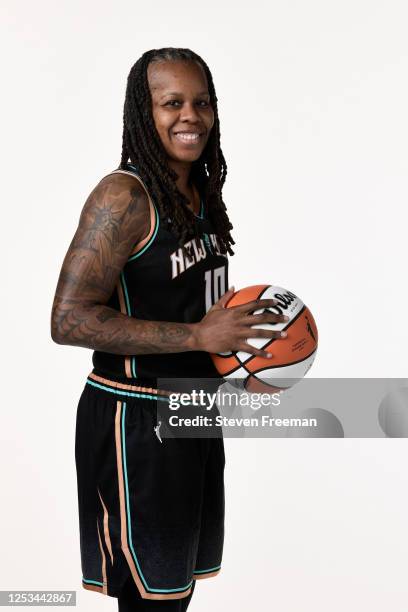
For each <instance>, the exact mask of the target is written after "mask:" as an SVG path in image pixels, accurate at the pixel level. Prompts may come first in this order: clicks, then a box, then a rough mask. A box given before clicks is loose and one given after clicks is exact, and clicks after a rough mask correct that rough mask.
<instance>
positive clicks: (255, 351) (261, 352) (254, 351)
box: [238, 342, 273, 359]
mask: <svg viewBox="0 0 408 612" xmlns="http://www.w3.org/2000/svg"><path fill="white" fill-rule="evenodd" d="M238 350H239V351H245V353H250V354H251V355H257V356H258V357H266V358H268V359H270V358H271V357H273V354H272V353H271V352H270V351H269V350H268V349H259V348H256V347H255V346H252V345H251V344H248V343H247V342H242V343H241V344H240V346H239V348H238Z"/></svg>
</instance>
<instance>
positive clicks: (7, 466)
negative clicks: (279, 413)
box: [0, 0, 408, 612]
mask: <svg viewBox="0 0 408 612" xmlns="http://www.w3.org/2000/svg"><path fill="white" fill-rule="evenodd" d="M1 11H2V13H3V14H2V23H3V25H2V33H1V47H2V49H1V57H2V85H3V87H2V90H3V91H2V112H1V119H0V120H1V129H2V144H3V145H4V146H3V148H2V149H3V150H2V170H3V182H2V186H1V196H2V218H3V229H2V240H1V249H2V253H1V256H2V261H3V273H2V284H3V300H2V307H3V317H2V320H3V323H4V327H3V330H2V345H3V366H2V368H3V372H4V373H5V376H4V377H3V385H2V400H3V401H2V411H3V415H2V427H1V437H2V441H1V453H2V466H3V471H2V484H3V494H4V495H3V500H4V501H3V503H2V505H1V522H0V530H1V531H0V537H1V549H2V554H1V556H0V559H1V560H0V564H1V574H0V575H1V578H0V582H1V584H0V588H1V589H10V590H11V589H16V590H17V589H36V590H39V589H71V590H75V589H76V590H77V599H78V604H77V606H78V609H79V610H80V611H83V612H85V611H86V612H88V611H91V610H92V611H96V610H98V611H102V610H106V611H108V610H116V601H115V600H114V599H111V598H109V597H104V596H103V595H99V594H97V593H91V592H88V591H84V590H83V589H82V588H81V569H80V557H79V534H78V523H77V499H76V476H75V464H74V428H75V414H76V406H77V402H78V399H79V395H80V393H81V391H82V388H83V385H84V381H85V377H86V375H87V374H88V373H89V372H90V369H91V351H89V350H86V349H80V348H74V347H67V346H58V345H56V344H54V343H53V342H52V340H51V337H50V326H49V321H50V312H51V304H52V298H53V295H54V291H55V287H56V282H57V277H58V273H59V269H60V266H61V264H62V260H63V257H64V255H65V252H66V250H67V248H68V246H69V243H70V241H71V238H72V236H73V233H74V231H75V228H76V225H77V222H78V219H79V214H80V211H81V209H82V206H83V204H84V202H85V199H86V197H87V195H88V194H89V192H90V191H91V189H92V188H93V187H94V185H95V184H96V183H97V182H98V181H99V180H100V178H101V177H102V176H103V175H104V174H106V173H108V172H109V171H111V170H112V169H114V168H115V167H116V166H117V164H118V162H119V159H120V151H121V134H122V107H123V101H124V93H125V85H126V78H127V74H128V72H129V69H130V67H131V65H132V64H133V63H134V62H135V61H136V60H137V58H138V57H139V56H140V55H141V54H142V53H143V52H144V51H146V50H147V49H150V48H154V47H156V48H157V47H163V46H181V47H190V48H192V49H193V50H194V51H196V52H197V53H199V54H200V55H202V57H203V58H204V59H205V60H206V62H207V63H208V65H209V66H210V69H211V71H212V73H213V77H214V82H215V87H216V91H217V96H218V99H219V113H220V121H221V136H222V148H223V151H224V155H225V157H226V160H227V164H228V177H227V182H226V186H225V190H224V199H225V201H226V203H227V206H228V212H229V215H230V217H231V220H232V223H233V225H234V229H233V237H234V239H235V241H236V245H235V252H236V255H235V256H234V257H231V258H230V284H234V285H235V287H236V288H239V287H243V286H246V285H250V284H257V283H271V284H272V283H273V284H276V285H281V286H284V287H286V288H288V289H290V290H292V291H294V292H295V293H297V294H298V295H299V296H300V297H301V298H302V299H303V300H304V301H305V302H306V303H307V304H308V306H309V307H310V308H311V310H312V312H313V314H314V316H315V319H316V322H317V325H318V328H319V350H318V356H317V358H316V361H315V364H314V366H313V368H312V370H311V372H310V375H311V376H314V377H330V376H334V377H343V376H350V377H385V376H387V377H405V376H406V375H407V359H406V346H407V341H408V330H407V326H406V325H405V323H404V319H403V316H404V315H403V313H404V309H405V308H406V306H407V301H408V289H407V284H406V281H404V274H405V261H406V252H407V246H406V242H407V220H408V219H407V210H406V205H407V196H408V188H407V166H408V153H407V142H408V120H407V108H408V87H407V70H408V39H407V36H406V24H407V18H408V7H407V5H406V3H405V2H403V1H401V2H397V1H393V0H388V1H387V2H386V1H385V0H377V1H376V0H371V1H368V0H367V1H363V0H352V1H351V0H343V1H342V2H323V1H317V0H309V2H300V1H292V2H290V3H288V2H276V1H275V0H269V1H268V2H266V1H265V2H261V1H259V0H255V1H253V2H250V3H243V2H236V1H235V2H224V3H222V2H219V1H218V2H214V1H213V0H207V2H206V3H201V4H200V3H198V4H197V3H191V2H186V1H185V0H180V1H179V2H178V3H168V2H164V1H163V0H156V2H154V3H153V4H151V5H148V3H147V2H143V3H142V2H134V1H132V2H131V1H124V2H120V1H119V2H118V3H116V4H114V3H113V2H106V1H103V0H102V1H101V0H99V1H98V2H96V0H89V1H86V0H85V1H83V2H79V1H78V0H71V1H70V2H67V1H65V2H51V1H47V0H38V1H37V2H36V3H32V2H28V1H27V2H21V1H13V2H12V1H11V0H3V3H2V9H1ZM400 311H401V312H400ZM401 316H402V322H401ZM226 454H227V465H226V492H227V502H226V503H227V522H226V541H225V554H224V560H223V569H222V572H221V573H220V575H219V576H218V577H216V578H214V579H211V580H206V581H205V580H203V581H200V582H199V583H198V584H197V589H196V593H195V595H194V597H193V599H192V603H191V606H190V608H189V609H191V610H192V612H204V611H205V610H208V609H212V610H217V611H218V610H220V611H221V610H227V609H228V610H230V609H231V610H232V609H233V610H234V611H235V612H244V611H245V612H246V611H247V610H249V609H252V608H254V609H258V610H266V609H268V610H269V609H270V610H275V611H276V612H300V611H302V612H309V611H310V612H312V611H313V612H326V611H327V610H330V612H340V611H342V612H343V611H344V610H348V611H349V612H360V610H370V612H383V611H385V610H388V609H390V610H393V612H403V611H404V612H406V610H407V608H408V601H407V600H408V582H407V579H406V576H407V569H408V561H407V555H406V551H407V547H408V527H407V521H406V516H407V510H408V498H407V490H408V488H407V485H408V482H407V481H408V477H407V471H406V465H407V461H408V449H407V444H406V441H405V440H395V439H394V440H384V439H379V440H359V439H348V440H335V439H322V440H316V439H314V440H304V439H290V440H287V439H285V440H276V439H275V440H248V439H245V440H226Z"/></svg>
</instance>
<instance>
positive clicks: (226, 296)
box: [214, 285, 235, 308]
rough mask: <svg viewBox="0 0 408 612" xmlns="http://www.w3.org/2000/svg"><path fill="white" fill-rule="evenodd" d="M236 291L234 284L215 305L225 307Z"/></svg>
mask: <svg viewBox="0 0 408 612" xmlns="http://www.w3.org/2000/svg"><path fill="white" fill-rule="evenodd" d="M234 292H235V287H234V285H233V286H232V287H230V288H229V289H228V291H226V292H225V293H224V295H222V296H221V297H220V299H219V300H218V301H217V302H215V304H214V306H215V307H217V308H225V305H226V304H227V302H228V300H230V299H231V297H232V296H233V295H234Z"/></svg>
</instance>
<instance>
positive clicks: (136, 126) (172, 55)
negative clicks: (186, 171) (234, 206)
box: [119, 47, 235, 255]
mask: <svg viewBox="0 0 408 612" xmlns="http://www.w3.org/2000/svg"><path fill="white" fill-rule="evenodd" d="M158 61H194V62H198V63H199V64H200V65H201V66H202V68H203V69H204V72H205V75H206V77H207V83H208V92H209V94H210V101H211V106H212V108H213V111H214V125H213V127H212V129H211V132H210V135H209V138H208V141H207V143H206V146H205V148H204V150H203V152H202V154H201V155H200V157H199V159H197V160H196V161H194V162H192V166H191V171H190V173H191V179H192V181H193V182H194V183H195V184H196V185H197V187H198V189H199V191H200V193H201V195H202V197H203V198H204V201H205V202H206V204H207V211H208V216H209V220H210V222H211V223H212V224H213V226H214V230H215V232H216V233H217V235H218V237H219V241H220V250H221V252H222V253H226V252H227V251H228V253H229V254H230V255H233V254H234V251H233V250H232V248H231V246H230V245H231V244H235V241H234V240H233V238H232V236H231V234H230V229H232V228H233V225H232V224H231V222H230V221H229V218H228V215H227V212H226V210H227V209H226V206H225V204H224V202H223V200H222V187H223V185H224V182H225V178H226V175H227V164H226V162H225V158H224V155H223V153H222V151H221V146H220V124H219V119H218V109H217V96H216V93H215V88H214V83H213V79H212V75H211V72H210V69H209V68H208V66H207V64H206V63H205V62H204V60H203V59H202V58H201V57H200V56H199V55H197V54H196V53H194V52H193V51H191V50H190V49H180V48H173V47H165V48H162V49H151V50H150V51H146V52H145V53H143V55H142V56H141V57H140V58H139V59H138V60H137V62H136V63H135V64H134V65H133V66H132V68H131V70H130V73H129V76H128V80H127V87H126V97H125V104H124V111H123V139H122V157H121V161H120V165H119V168H121V169H126V168H127V165H128V160H129V158H130V162H131V163H132V164H133V165H135V166H136V168H137V170H138V173H139V175H140V177H141V179H142V180H143V181H144V183H145V184H146V186H147V188H148V189H149V193H150V194H151V196H152V198H153V200H154V202H155V204H157V206H158V209H159V215H160V218H161V219H162V220H163V222H170V223H171V225H170V226H169V230H170V231H171V232H172V233H173V234H174V235H175V236H176V238H177V240H178V244H179V246H180V247H183V245H184V243H185V241H186V240H188V239H190V238H192V237H199V233H198V225H197V220H196V217H195V215H194V213H193V212H192V211H191V209H190V208H189V207H188V200H187V198H186V197H185V196H184V195H183V194H182V193H181V192H180V191H179V189H178V188H177V186H176V179H177V178H178V177H177V173H176V172H175V171H174V170H173V169H172V168H170V166H169V165H168V163H167V153H166V151H165V149H164V147H163V144H162V142H161V139H160V136H159V134H158V132H157V129H156V126H155V124H154V119H153V113H152V100H151V93H150V89H149V85H148V79H147V67H148V65H149V64H150V62H158ZM169 218H170V221H169Z"/></svg>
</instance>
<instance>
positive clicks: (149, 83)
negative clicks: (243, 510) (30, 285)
mask: <svg viewBox="0 0 408 612" xmlns="http://www.w3.org/2000/svg"><path fill="white" fill-rule="evenodd" d="M226 171H227V166H226V163H225V159H224V156H223V154H222V151H221V147H220V128H219V120H218V113H217V98H216V94H215V89H214V85H213V80H212V76H211V73H210V70H209V68H208V66H207V65H206V63H205V62H204V61H203V60H202V59H201V58H200V57H199V56H198V55H196V54H195V53H193V52H192V51H190V50H188V49H174V48H165V49H159V50H151V51H148V52H146V53H144V54H143V55H142V56H141V57H140V59H139V60H138V61H137V62H136V63H135V65H134V66H133V67H132V69H131V71H130V74H129V77H128V83H127V90H126V98H125V106H124V129H123V146H122V158H121V162H120V165H119V167H118V168H117V169H116V170H114V171H113V172H110V173H109V174H108V175H106V176H104V177H103V178H102V179H101V180H100V182H99V183H98V184H97V185H96V187H95V188H94V189H93V191H92V192H91V193H90V195H89V197H88V199H87V201H86V203H85V205H84V207H83V210H82V213H81V216H80V219H79V224H78V228H77V230H76V233H75V235H74V237H73V240H72V242H71V245H70V247H69V249H68V252H67V254H66V256H65V259H64V262H63V265H62V269H61V272H60V276H59V280H58V285H57V289H56V294H55V298H54V303H53V309H52V317H51V319H52V320H51V327H52V338H53V340H54V341H55V342H57V343H59V344H67V345H72V346H81V347H86V348H90V349H93V351H94V352H93V357H92V360H93V369H92V372H91V373H90V374H89V376H88V377H87V380H86V383H85V386H84V389H83V392H82V394H81V397H80V400H79V403H78V408H77V418H76V439H75V459H76V468H77V479H78V507H79V530H80V550H81V563H82V573H83V578H82V585H83V587H84V588H85V589H89V590H92V591H97V592H99V593H102V594H105V595H108V596H112V597H117V598H118V605H119V611H120V612H131V611H132V612H137V611H144V610H146V611H152V610H161V611H162V612H180V611H182V610H186V609H187V606H188V604H189V601H190V599H191V596H192V593H193V590H194V588H195V584H196V580H197V579H201V578H208V577H211V576H215V575H216V574H218V572H219V571H220V567H221V560H222V549H223V537H224V484H223V473H224V464H225V456H224V447H223V440H222V438H205V439H204V438H201V439H199V438H197V439H175V438H172V439H170V438H167V439H161V438H160V433H159V423H158V422H157V410H156V408H157V405H158V402H160V401H166V395H165V390H161V389H160V388H158V385H157V379H158V378H160V377H164V378H165V377H167V378H173V377H174V378H177V377H181V378H189V377H191V378H194V377H200V378H201V377H203V378H206V377H207V378H217V377H218V378H219V374H218V373H217V371H216V370H215V368H214V365H213V363H212V360H211V357H210V355H209V353H211V352H223V351H238V350H244V351H247V352H249V353H252V354H256V355H261V356H266V355H267V354H266V352H265V351H263V350H261V349H256V348H254V347H253V346H251V345H250V344H248V343H247V341H246V338H248V336H250V337H263V338H271V337H278V336H279V333H278V332H273V331H269V330H265V329H253V330H251V326H252V325H254V324H256V323H265V322H267V323H270V322H278V321H281V320H282V317H281V316H279V315H275V314H272V313H263V314H256V315H254V314H251V313H252V312H253V311H254V310H257V309H259V308H267V307H270V306H272V305H273V304H274V303H275V301H274V300H268V299H263V300H257V301H253V302H248V303H246V304H243V305H240V306H236V307H234V308H229V309H227V308H225V305H226V303H227V301H228V299H229V298H230V297H231V296H232V295H233V288H230V289H229V290H226V289H227V288H228V253H229V254H231V255H232V254H233V251H232V249H231V246H230V245H231V244H233V243H234V241H233V239H232V237H231V234H230V229H231V228H232V227H233V226H232V225H231V223H230V221H229V218H228V215H227V212H226V207H225V204H224V202H223V200H222V194H221V192H222V186H223V184H224V181H225V177H226ZM220 380H221V379H220ZM219 609H221V606H220V608H219Z"/></svg>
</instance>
